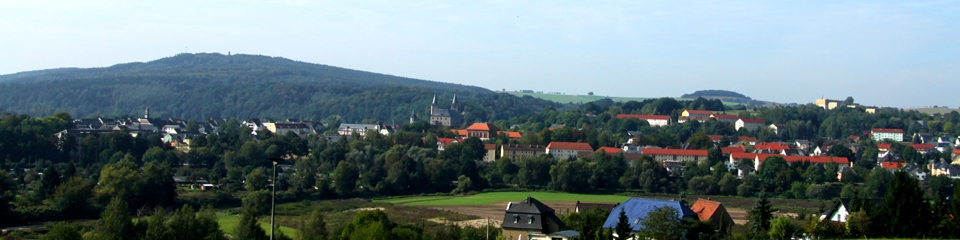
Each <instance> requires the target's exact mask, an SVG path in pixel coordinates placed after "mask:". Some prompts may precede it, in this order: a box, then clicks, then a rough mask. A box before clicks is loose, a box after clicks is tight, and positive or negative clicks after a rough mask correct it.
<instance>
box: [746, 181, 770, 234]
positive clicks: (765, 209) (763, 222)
mask: <svg viewBox="0 0 960 240" xmlns="http://www.w3.org/2000/svg"><path fill="white" fill-rule="evenodd" d="M772 217H773V208H772V206H771V205H770V200H769V199H767V193H766V192H764V191H761V192H760V198H759V199H757V203H756V204H754V205H753V209H750V211H749V212H748V214H747V221H749V222H748V223H747V225H748V226H749V228H750V233H752V234H760V233H763V232H766V231H767V230H768V229H770V218H772Z"/></svg>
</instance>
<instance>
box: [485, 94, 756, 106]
mask: <svg viewBox="0 0 960 240" xmlns="http://www.w3.org/2000/svg"><path fill="white" fill-rule="evenodd" d="M501 93H509V94H513V95H516V96H521V97H522V96H530V97H534V98H539V99H544V100H549V101H554V102H557V103H562V104H581V103H588V102H592V101H596V100H600V99H604V98H609V99H611V100H613V101H616V102H628V101H637V102H642V101H643V100H647V99H651V98H660V97H651V98H641V97H611V96H600V95H592V96H591V95H568V94H553V93H536V92H517V91H501ZM696 98H697V97H692V98H683V97H680V98H675V99H677V100H693V99H696ZM723 104H724V105H738V104H739V103H737V102H730V101H723Z"/></svg>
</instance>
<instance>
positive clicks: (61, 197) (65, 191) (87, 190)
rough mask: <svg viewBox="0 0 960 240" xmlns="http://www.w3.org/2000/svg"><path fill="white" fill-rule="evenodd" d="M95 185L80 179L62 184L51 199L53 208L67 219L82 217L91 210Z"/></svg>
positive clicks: (73, 179)
mask: <svg viewBox="0 0 960 240" xmlns="http://www.w3.org/2000/svg"><path fill="white" fill-rule="evenodd" d="M92 197H93V184H92V183H91V182H90V181H87V180H85V179H83V178H80V177H72V178H70V179H67V181H66V182H64V183H63V184H60V186H58V187H57V189H56V191H54V193H53V197H51V198H50V199H51V201H52V203H53V206H54V207H55V208H57V209H58V210H59V211H60V213H61V214H63V215H64V216H65V217H68V218H70V217H81V216H85V215H86V214H87V211H88V210H89V209H90V208H89V206H90V203H91V202H92V201H91V198H92Z"/></svg>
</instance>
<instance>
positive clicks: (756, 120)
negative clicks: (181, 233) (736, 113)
mask: <svg viewBox="0 0 960 240" xmlns="http://www.w3.org/2000/svg"><path fill="white" fill-rule="evenodd" d="M739 121H742V122H743V123H760V124H763V123H764V121H763V119H756V118H741V119H740V120H739Z"/></svg>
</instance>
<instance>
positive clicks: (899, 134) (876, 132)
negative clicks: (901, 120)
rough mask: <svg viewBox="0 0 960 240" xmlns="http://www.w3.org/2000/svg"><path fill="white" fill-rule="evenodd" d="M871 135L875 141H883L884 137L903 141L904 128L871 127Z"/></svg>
mask: <svg viewBox="0 0 960 240" xmlns="http://www.w3.org/2000/svg"><path fill="white" fill-rule="evenodd" d="M870 136H871V137H872V138H873V140H875V141H878V142H879V141H883V140H884V139H890V140H893V141H898V142H899V141H903V129H893V128H874V129H870Z"/></svg>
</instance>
